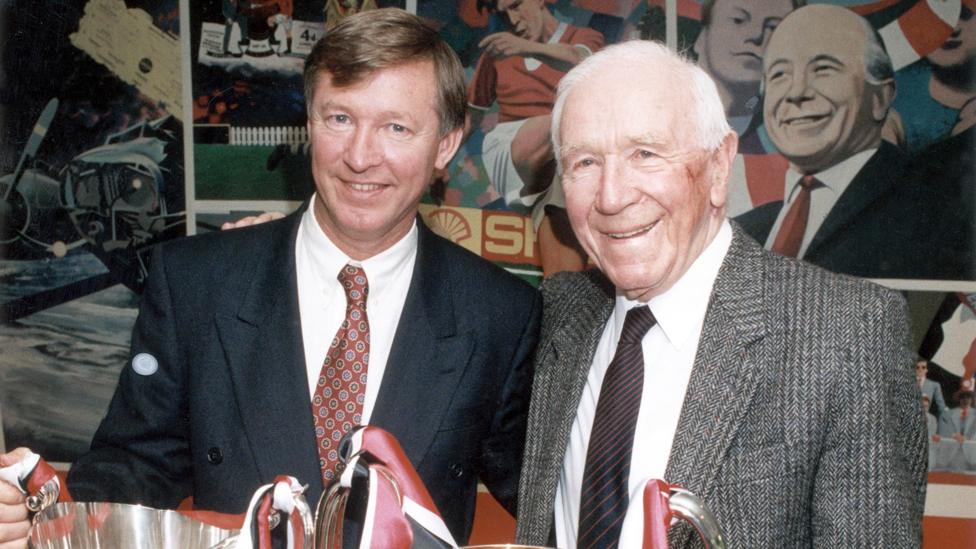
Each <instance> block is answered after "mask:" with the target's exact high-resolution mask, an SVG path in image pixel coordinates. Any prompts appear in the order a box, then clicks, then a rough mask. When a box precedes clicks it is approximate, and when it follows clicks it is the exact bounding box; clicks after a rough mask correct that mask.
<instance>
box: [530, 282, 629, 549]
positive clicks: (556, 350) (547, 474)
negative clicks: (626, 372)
mask: <svg viewBox="0 0 976 549" xmlns="http://www.w3.org/2000/svg"><path fill="white" fill-rule="evenodd" d="M541 289H542V294H543V300H544V301H546V302H547V303H546V306H545V309H544V310H545V312H544V313H543V317H544V318H543V327H542V334H543V336H542V337H543V339H542V340H541V341H540V344H539V347H538V349H537V355H536V359H535V365H536V374H535V380H534V382H533V384H532V401H531V405H530V411H529V433H528V434H527V441H526V461H527V463H531V466H528V465H527V466H526V468H525V469H523V478H522V479H521V481H520V483H519V484H520V486H521V490H522V492H523V493H522V494H521V495H520V498H519V516H520V518H521V517H535V518H539V519H541V520H542V521H545V522H539V521H536V520H531V521H529V520H526V521H524V523H522V522H520V524H519V538H520V539H523V538H528V539H533V540H535V542H536V543H541V542H542V541H541V540H545V539H546V538H547V537H548V536H549V534H550V532H551V528H552V520H553V502H554V501H555V499H556V488H557V486H558V484H559V474H560V471H562V464H563V458H564V457H565V455H566V448H567V446H568V444H569V437H570V435H571V433H572V428H573V423H574V421H575V419H576V409H577V407H578V406H579V401H580V398H581V395H582V394H583V388H584V387H585V385H586V379H587V376H588V375H589V371H590V364H591V362H592V359H593V355H594V353H595V352H596V347H597V344H598V343H599V341H600V336H601V334H602V333H603V328H604V325H605V324H606V321H607V318H609V316H610V313H611V312H612V311H613V303H614V298H613V296H614V290H613V286H612V285H611V284H610V282H609V281H608V280H607V279H606V278H605V277H604V276H603V275H602V274H600V273H599V272H598V271H595V270H594V271H587V272H586V273H574V274H569V275H557V276H555V277H553V278H552V279H549V280H547V281H545V282H543V285H542V288H541ZM551 295H556V296H559V297H558V299H557V301H560V302H561V301H562V300H564V299H566V297H567V296H570V297H569V298H568V300H567V301H566V302H565V303H562V304H560V305H558V309H557V306H556V305H553V304H552V303H550V299H552V298H551V297H550V296H551ZM523 506H524V507H525V509H524V510H523Z"/></svg>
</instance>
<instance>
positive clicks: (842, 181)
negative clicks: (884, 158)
mask: <svg viewBox="0 0 976 549" xmlns="http://www.w3.org/2000/svg"><path fill="white" fill-rule="evenodd" d="M877 151H878V149H877V148H874V149H866V150H863V151H861V152H859V153H857V154H855V155H853V156H849V157H848V158H847V159H845V160H843V161H841V162H838V163H837V164H834V165H833V166H831V167H829V168H827V169H826V170H824V171H822V172H818V173H815V174H811V175H814V176H816V178H817V180H818V181H820V182H821V183H823V184H824V186H825V187H828V188H829V189H831V190H832V191H834V194H835V195H836V196H840V194H841V193H843V192H844V190H845V189H847V186H848V185H850V183H851V180H853V179H854V176H855V175H857V172H859V171H861V168H863V167H864V165H865V164H867V163H868V160H869V159H870V158H871V157H872V156H874V153H876V152H877ZM804 175H805V174H802V173H800V172H798V171H797V170H796V169H795V168H793V165H792V164H791V165H790V167H789V169H787V170H786V181H785V185H786V187H785V188H786V192H785V194H784V195H783V196H784V197H786V198H785V199H784V202H789V199H790V198H791V197H792V195H793V193H794V192H795V191H796V189H797V188H798V187H799V184H800V179H802V178H803V176H804Z"/></svg>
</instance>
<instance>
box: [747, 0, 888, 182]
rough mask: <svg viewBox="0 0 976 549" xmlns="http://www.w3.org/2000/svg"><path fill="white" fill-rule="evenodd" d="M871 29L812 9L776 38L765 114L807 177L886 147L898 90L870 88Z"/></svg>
mask: <svg viewBox="0 0 976 549" xmlns="http://www.w3.org/2000/svg"><path fill="white" fill-rule="evenodd" d="M867 41H868V38H867V35H866V33H865V29H864V28H863V27H862V26H861V25H860V24H859V22H858V16H857V15H855V14H854V13H853V12H851V11H850V10H847V9H846V8H841V7H838V6H826V5H818V6H807V7H805V8H801V9H799V10H797V11H795V12H793V13H792V14H791V15H789V16H788V17H787V18H786V19H784V20H783V22H782V23H781V24H780V26H779V27H778V28H777V29H776V32H774V33H773V37H772V39H771V40H770V43H769V48H767V50H766V56H765V59H764V83H765V94H766V96H765V102H764V104H763V114H764V116H765V120H766V128H767V129H768V131H769V135H770V137H771V138H772V139H773V143H774V144H775V145H776V147H777V148H778V149H779V151H780V152H781V153H783V155H784V156H786V157H787V158H788V159H789V160H790V162H792V163H793V164H794V165H795V166H796V167H797V168H798V169H799V170H800V171H802V172H804V173H816V172H818V171H821V170H824V169H826V168H829V167H830V166H832V165H834V164H836V163H838V162H840V161H842V160H844V159H846V158H848V157H850V156H852V155H854V154H856V153H858V152H860V151H862V150H865V149H868V148H872V147H876V146H878V144H879V142H880V139H881V125H882V123H883V122H884V119H885V117H886V116H887V112H888V106H889V105H890V102H891V99H892V97H891V95H890V94H892V93H893V88H885V87H884V86H874V85H872V84H869V83H868V82H867V81H866V78H865V77H866V73H865V65H864V51H865V47H866V45H867Z"/></svg>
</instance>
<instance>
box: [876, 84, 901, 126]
mask: <svg viewBox="0 0 976 549" xmlns="http://www.w3.org/2000/svg"><path fill="white" fill-rule="evenodd" d="M870 93H871V117H872V118H873V119H874V121H875V122H877V123H878V124H881V123H883V122H884V121H885V119H886V118H888V111H889V110H890V109H891V103H892V102H893V101H894V100H895V81H894V79H892V78H888V79H887V80H885V81H884V82H882V83H880V84H877V85H875V86H874V89H873V90H872V91H871V92H870Z"/></svg>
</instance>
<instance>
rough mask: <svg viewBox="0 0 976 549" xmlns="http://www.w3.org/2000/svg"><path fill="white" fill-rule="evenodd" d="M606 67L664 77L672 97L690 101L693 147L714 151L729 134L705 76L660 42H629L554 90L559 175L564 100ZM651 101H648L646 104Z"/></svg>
mask: <svg viewBox="0 0 976 549" xmlns="http://www.w3.org/2000/svg"><path fill="white" fill-rule="evenodd" d="M608 66H617V67H620V68H625V69H626V70H627V71H643V72H645V73H649V74H661V75H664V74H667V75H669V76H670V77H671V78H670V80H671V81H672V82H675V83H677V86H676V88H675V89H673V90H672V93H674V94H677V95H684V96H686V97H688V98H689V99H690V103H689V107H688V108H690V109H692V112H691V115H692V116H691V117H690V118H691V119H692V121H693V124H694V128H693V130H694V132H693V134H694V139H695V141H696V142H695V145H696V146H697V147H700V148H702V149H705V150H708V151H713V150H715V149H717V148H718V147H719V145H721V144H722V140H723V139H725V136H726V135H728V133H729V132H731V131H732V128H731V127H730V126H729V123H728V121H727V120H726V119H725V109H724V108H723V107H722V99H721V98H720V97H719V95H718V88H716V87H715V82H714V81H713V80H712V78H711V77H710V76H708V74H707V73H706V72H705V71H703V70H702V69H701V68H699V67H698V66H697V65H695V63H694V62H692V61H691V60H690V59H688V58H687V57H685V56H683V55H681V54H678V53H675V52H673V51H671V50H669V49H668V48H667V47H666V46H665V45H664V44H661V43H660V42H653V41H649V40H631V41H629V42H623V43H620V44H614V45H612V46H608V47H607V48H604V49H602V50H600V51H599V52H597V53H595V54H593V55H591V56H589V57H587V58H586V59H584V60H583V62H582V63H580V64H579V65H576V66H575V67H573V69H572V70H570V71H569V72H568V73H567V74H566V76H564V77H563V78H562V80H561V81H560V82H559V87H558V88H557V89H556V103H555V105H554V106H553V109H552V127H551V137H552V145H553V153H554V154H555V157H556V164H557V168H558V170H559V172H560V173H561V172H562V162H561V160H560V147H561V143H560V139H559V128H560V125H561V123H562V116H563V108H564V107H565V105H566V98H567V97H569V94H570V93H571V92H572V91H573V88H574V87H575V86H576V84H578V83H580V82H582V81H583V80H586V79H587V78H589V77H590V76H591V75H592V74H593V73H594V72H596V71H598V70H600V69H602V68H604V67H608ZM606 85H608V86H626V85H628V82H607V83H606ZM599 100H600V99H599V98H596V97H594V98H591V99H590V102H591V104H592V108H595V109H599V108H600V106H599V104H597V102H598V101H599ZM652 100H653V99H651V98H648V101H652Z"/></svg>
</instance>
